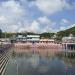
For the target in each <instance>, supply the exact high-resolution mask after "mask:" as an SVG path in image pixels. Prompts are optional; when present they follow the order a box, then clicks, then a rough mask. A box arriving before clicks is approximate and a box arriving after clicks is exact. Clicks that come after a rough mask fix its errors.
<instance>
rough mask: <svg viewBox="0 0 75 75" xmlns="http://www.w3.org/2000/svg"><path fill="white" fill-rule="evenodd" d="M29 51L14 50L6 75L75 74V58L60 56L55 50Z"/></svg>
mask: <svg viewBox="0 0 75 75" xmlns="http://www.w3.org/2000/svg"><path fill="white" fill-rule="evenodd" d="M27 51H28V50H25V51H24V52H17V50H14V49H13V50H12V53H11V58H10V60H9V64H8V67H7V69H6V72H5V75H75V59H72V60H71V59H69V58H68V59H67V58H65V57H63V58H59V57H58V56H56V55H54V54H55V53H56V52H54V51H53V50H52V52H50V51H49V50H46V51H45V50H43V51H42V50H41V52H40V53H39V52H37V51H33V50H30V51H29V52H27ZM48 51H49V52H50V53H49V52H48ZM52 53H53V54H52Z"/></svg>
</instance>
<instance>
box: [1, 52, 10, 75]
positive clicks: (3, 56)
mask: <svg viewBox="0 0 75 75" xmlns="http://www.w3.org/2000/svg"><path fill="white" fill-rule="evenodd" d="M8 60H9V52H8V51H5V52H4V53H3V54H0V75H3V74H4V72H5V69H6V67H7V64H8Z"/></svg>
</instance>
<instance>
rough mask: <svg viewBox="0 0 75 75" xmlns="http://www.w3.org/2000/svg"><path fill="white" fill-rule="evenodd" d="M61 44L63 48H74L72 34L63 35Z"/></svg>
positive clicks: (74, 42) (74, 40)
mask: <svg viewBox="0 0 75 75" xmlns="http://www.w3.org/2000/svg"><path fill="white" fill-rule="evenodd" d="M62 46H63V49H65V50H75V37H74V36H73V35H72V34H70V35H69V37H63V38H62Z"/></svg>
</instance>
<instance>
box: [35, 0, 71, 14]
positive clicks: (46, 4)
mask: <svg viewBox="0 0 75 75" xmlns="http://www.w3.org/2000/svg"><path fill="white" fill-rule="evenodd" d="M35 5H36V6H37V7H38V8H39V9H40V10H41V11H42V12H44V13H45V14H53V13H55V12H58V11H61V10H63V9H68V8H71V5H70V4H69V3H68V2H67V1H66V0H36V2H35Z"/></svg>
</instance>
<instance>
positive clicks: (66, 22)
mask: <svg viewBox="0 0 75 75" xmlns="http://www.w3.org/2000/svg"><path fill="white" fill-rule="evenodd" d="M61 24H70V21H69V20H67V19H64V18H63V19H62V20H61Z"/></svg>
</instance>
